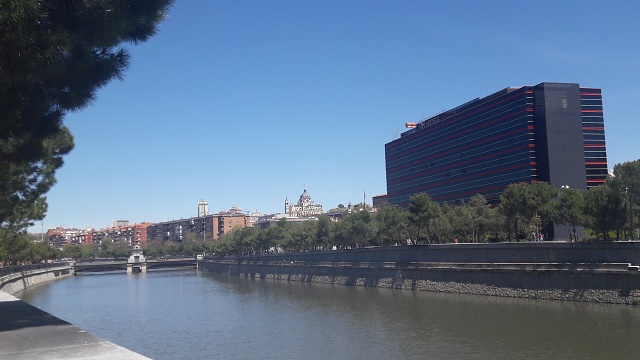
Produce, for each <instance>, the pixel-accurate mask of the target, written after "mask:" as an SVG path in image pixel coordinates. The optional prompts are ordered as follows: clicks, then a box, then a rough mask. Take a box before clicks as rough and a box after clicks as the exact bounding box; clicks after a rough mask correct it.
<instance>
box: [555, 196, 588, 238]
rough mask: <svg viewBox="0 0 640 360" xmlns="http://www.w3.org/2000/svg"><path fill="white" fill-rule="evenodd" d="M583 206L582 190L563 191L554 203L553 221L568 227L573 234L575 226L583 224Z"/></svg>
mask: <svg viewBox="0 0 640 360" xmlns="http://www.w3.org/2000/svg"><path fill="white" fill-rule="evenodd" d="M584 205H585V204H584V190H578V189H573V188H569V189H565V190H563V191H562V192H561V193H560V196H559V197H558V202H557V203H556V207H557V208H556V211H555V214H556V215H555V219H554V221H556V222H557V223H559V224H566V225H570V226H571V228H572V229H573V231H572V233H573V232H575V228H576V225H579V224H581V223H583V217H584ZM573 240H577V239H573Z"/></svg>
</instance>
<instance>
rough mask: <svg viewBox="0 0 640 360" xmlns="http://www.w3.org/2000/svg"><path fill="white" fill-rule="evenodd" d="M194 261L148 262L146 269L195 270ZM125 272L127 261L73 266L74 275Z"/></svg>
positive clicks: (104, 261)
mask: <svg viewBox="0 0 640 360" xmlns="http://www.w3.org/2000/svg"><path fill="white" fill-rule="evenodd" d="M196 262H197V261H196V259H194V258H175V259H170V260H148V261H147V269H148V270H149V269H163V268H194V269H195V268H196ZM119 270H125V271H126V270H127V259H115V260H106V259H102V260H86V261H77V262H76V263H75V264H74V265H73V271H74V273H76V274H77V273H84V272H105V271H119Z"/></svg>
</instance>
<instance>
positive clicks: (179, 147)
mask: <svg viewBox="0 0 640 360" xmlns="http://www.w3.org/2000/svg"><path fill="white" fill-rule="evenodd" d="M525 7H526V10H523V8H525ZM550 7H553V11H550ZM638 10H640V5H639V4H637V3H635V2H631V1H629V2H616V3H613V4H603V3H600V2H592V1H587V2H582V1H581V2H578V1H567V2H562V3H559V4H556V3H550V2H549V3H546V2H539V3H536V4H530V3H527V2H520V1H516V2H505V1H490V2H483V3H481V4H480V3H479V4H473V3H471V4H469V3H467V2H461V1H453V2H447V3H442V4H440V3H426V2H418V1H404V2H400V3H394V4H389V3H385V2H378V1H373V2H369V1H368V2H363V1H354V2H349V3H341V2H325V3H322V4H316V3H311V2H298V3H284V2H282V3H270V4H259V3H258V4H256V3H249V2H234V3H223V2H207V3H202V4H200V3H192V2H177V3H176V4H175V5H174V7H173V8H172V9H171V10H170V11H169V18H168V19H167V20H166V21H165V22H164V23H163V24H162V25H161V26H160V31H159V32H158V34H157V35H156V36H155V37H153V38H152V39H150V40H149V41H148V42H147V43H143V44H140V45H137V46H132V47H131V53H132V60H131V65H130V68H129V70H128V71H127V73H126V74H125V78H124V81H122V82H112V83H110V84H109V85H108V86H106V87H105V88H104V89H102V90H101V91H99V92H98V96H97V99H96V100H95V101H94V103H93V104H92V105H91V106H90V107H88V108H87V109H84V110H83V111H81V112H78V113H73V114H69V115H68V116H67V118H66V120H65V123H66V124H67V126H69V127H70V129H71V131H72V133H73V134H74V136H75V142H76V148H75V149H74V150H73V151H72V153H71V154H70V155H69V156H67V157H66V158H65V165H64V166H63V168H62V169H60V170H59V171H58V173H57V176H56V177H57V179H58V184H56V185H55V186H54V188H53V189H52V190H51V191H50V192H49V193H48V194H47V198H48V202H49V211H48V214H47V217H46V218H45V219H44V222H43V223H44V224H43V225H44V226H43V227H44V228H52V227H55V226H63V227H76V228H84V227H96V228H100V227H107V226H108V225H109V224H110V222H111V221H112V220H114V219H119V218H125V219H128V220H130V221H131V222H141V221H165V220H169V219H178V218H181V217H182V218H187V217H191V216H193V215H194V214H195V210H196V209H195V206H194V205H193V204H195V203H196V202H197V201H198V200H199V199H206V200H208V202H209V208H210V212H216V211H217V210H218V209H220V210H225V209H228V208H229V207H231V206H233V205H237V206H238V207H240V208H242V209H244V210H245V211H256V210H257V211H260V212H262V213H267V212H268V213H275V212H281V209H282V204H283V200H284V198H285V197H289V198H291V199H293V198H296V197H297V196H298V195H299V194H300V193H301V192H302V190H303V187H305V184H306V188H307V190H308V191H309V193H310V194H311V195H312V196H313V198H314V199H316V200H317V201H318V202H319V203H321V204H323V205H324V206H325V208H327V209H329V208H332V207H335V206H337V205H338V204H339V203H342V204H345V205H346V204H347V203H348V202H352V203H354V204H355V203H359V202H361V201H362V194H363V192H365V191H366V193H367V195H368V196H369V197H368V198H367V201H368V202H370V201H371V196H374V195H377V194H384V193H386V178H385V160H384V144H385V143H388V142H389V141H391V140H393V139H394V138H397V137H399V134H400V133H401V132H402V131H404V127H403V125H404V123H405V122H418V121H420V120H422V119H425V118H428V117H430V116H431V115H433V114H436V113H438V112H440V111H442V110H445V109H448V108H451V107H453V106H456V105H458V104H460V103H464V102H466V101H468V100H471V99H474V98H476V97H483V96H487V95H489V94H490V93H491V92H492V91H493V90H494V89H496V88H504V87H507V86H512V85H535V84H538V83H540V82H544V81H558V82H575V83H580V84H581V85H584V86H588V87H597V88H601V89H602V93H603V99H604V117H605V119H606V138H607V151H608V154H607V155H608V162H609V167H610V168H611V167H613V166H614V165H615V164H617V163H620V162H624V161H631V160H635V159H637V158H638V157H639V156H638V154H640V145H639V144H637V142H635V141H634V138H633V135H634V134H636V133H638V131H640V124H638V122H637V121H635V119H637V118H638V110H637V109H636V108H635V106H634V101H633V100H634V99H635V97H636V96H637V94H639V93H640V86H639V85H638V84H640V81H638V80H640V79H639V78H640V71H639V70H638V69H637V67H636V65H635V64H637V62H638V60H640V46H639V45H637V41H636V39H634V35H635V34H637V33H640V25H639V24H638V23H637V21H635V19H634V18H635V16H634V15H635V14H637V13H638ZM593 29H597V31H593ZM41 226H42V225H41V223H40V222H37V223H36V224H35V225H34V226H33V227H32V228H31V229H30V231H33V232H37V231H40V229H41Z"/></svg>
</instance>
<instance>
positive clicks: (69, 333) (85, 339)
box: [0, 268, 148, 360]
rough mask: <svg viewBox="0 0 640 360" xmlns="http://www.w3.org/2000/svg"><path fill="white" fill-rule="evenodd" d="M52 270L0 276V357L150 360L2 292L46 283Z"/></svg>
mask: <svg viewBox="0 0 640 360" xmlns="http://www.w3.org/2000/svg"><path fill="white" fill-rule="evenodd" d="M3 270H7V269H6V268H5V269H3ZM51 273H52V270H49V269H37V270H31V271H19V272H16V271H12V272H11V273H10V274H9V275H6V276H2V277H0V285H2V286H0V289H1V290H0V359H12V360H27V359H43V360H49V359H119V360H129V359H148V358H147V357H145V356H142V355H140V354H138V353H135V352H133V351H131V350H128V349H125V348H123V347H122V346H118V345H116V344H114V343H111V342H109V341H107V340H104V339H101V338H99V337H97V336H95V335H92V334H90V333H88V332H86V331H84V330H82V329H80V328H78V327H76V326H74V325H72V324H70V323H68V322H66V321H64V320H61V319H59V318H57V317H55V316H53V315H51V314H49V313H47V312H45V311H42V310H40V309H38V308H36V307H34V306H31V305H29V304H27V303H26V302H24V301H22V300H20V299H18V298H16V297H15V296H13V295H11V294H9V293H7V292H5V291H3V290H9V289H13V290H19V289H24V288H26V287H28V286H30V285H33V284H36V283H41V282H44V281H45V280H47V279H46V278H53V275H51ZM58 273H59V272H58ZM9 291H11V290H9ZM11 292H14V293H15V292H16V291H11Z"/></svg>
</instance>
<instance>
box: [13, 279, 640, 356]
mask: <svg viewBox="0 0 640 360" xmlns="http://www.w3.org/2000/svg"><path fill="white" fill-rule="evenodd" d="M17 296H18V297H20V298H22V299H23V300H25V301H27V302H29V303H30V304H33V305H35V306H37V307H39V308H41V309H43V310H45V311H48V312H50V313H52V314H54V315H56V316H58V317H60V318H62V319H64V320H67V321H69V322H71V323H73V324H75V325H77V326H79V327H81V328H83V329H85V330H88V331H89V332H91V333H93V334H95V335H98V336H100V337H102V338H104V339H107V340H110V341H112V342H115V343H117V344H119V345H122V346H124V347H127V348H129V349H131V350H134V351H136V352H139V353H141V354H144V355H146V356H149V357H151V358H154V359H300V358H305V359H332V358H333V359H456V360H460V359H637V358H638V356H639V355H638V354H640V308H637V307H630V306H623V305H600V304H583V303H564V302H556V301H538V300H523V299H507V298H494V297H482V296H469V295H456V294H435V293H424V292H420V293H414V292H409V291H398V290H388V289H375V288H362V287H344V286H331V285H320V284H313V285H311V284H304V283H288V282H283V281H272V280H259V279H257V280H256V279H245V278H238V277H228V276H226V275H217V274H211V273H208V272H202V271H196V270H179V271H162V272H149V273H147V274H137V275H126V274H123V273H119V274H109V275H86V276H75V277H71V278H68V279H64V280H59V281H56V282H52V283H49V284H45V285H41V286H37V287H34V288H30V289H28V290H27V291H25V292H23V293H21V294H18V295H17Z"/></svg>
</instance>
